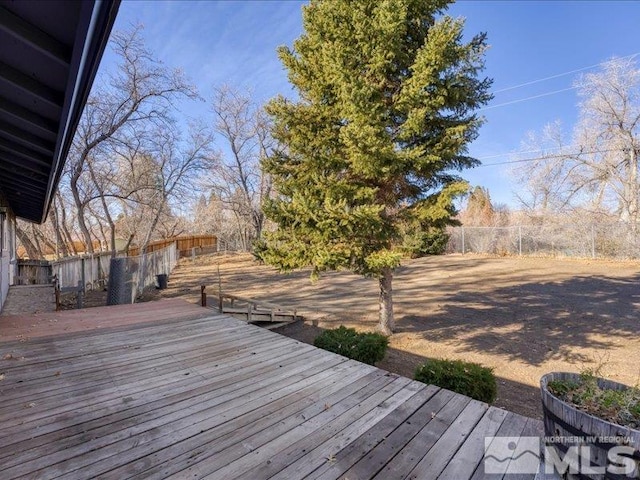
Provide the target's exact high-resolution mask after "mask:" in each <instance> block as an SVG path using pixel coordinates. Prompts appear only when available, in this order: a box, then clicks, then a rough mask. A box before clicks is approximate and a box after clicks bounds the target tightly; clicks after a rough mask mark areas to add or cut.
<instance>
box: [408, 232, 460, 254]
mask: <svg viewBox="0 0 640 480" xmlns="http://www.w3.org/2000/svg"><path fill="white" fill-rule="evenodd" d="M448 242H449V235H448V234H447V232H446V231H445V230H444V229H440V228H428V229H426V230H414V231H411V232H407V233H406V234H405V235H404V237H403V240H402V250H403V251H404V253H405V254H406V255H409V256H410V257H411V258H418V257H424V256H425V255H442V254H443V253H445V250H446V248H447V243H448Z"/></svg>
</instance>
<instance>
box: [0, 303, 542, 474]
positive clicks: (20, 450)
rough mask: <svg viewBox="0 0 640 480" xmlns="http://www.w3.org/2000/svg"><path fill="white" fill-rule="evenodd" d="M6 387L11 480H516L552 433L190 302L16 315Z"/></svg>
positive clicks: (1, 454)
mask: <svg viewBox="0 0 640 480" xmlns="http://www.w3.org/2000/svg"><path fill="white" fill-rule="evenodd" d="M0 377H2V380H1V381H0V400H1V402H0V478H2V479H4V480H9V479H14V478H29V479H47V480H50V479H54V478H59V479H73V480H78V479H89V478H100V479H105V480H106V479H116V480H121V479H125V478H162V479H164V478H173V479H187V478H208V479H224V480H229V479H235V478H243V479H252V480H254V479H267V478H273V479H276V478H278V479H298V478H310V479H311V478H313V479H338V478H339V479H349V480H354V479H371V478H375V479H385V480H396V479H404V478H411V479H435V478H440V479H455V480H464V479H470V478H500V477H501V476H499V475H492V476H487V475H485V474H484V470H483V463H482V460H483V454H484V438H485V437H486V436H496V435H497V436H500V435H504V436H518V435H538V434H540V432H541V428H542V427H541V423H540V422H539V421H537V420H532V419H527V418H525V417H522V416H520V415H516V414H514V413H510V412H507V411H504V410H501V409H498V408H494V407H489V406H488V405H486V404H484V403H481V402H477V401H475V400H471V399H469V398H468V397H465V396H462V395H458V394H455V393H452V392H450V391H447V390H443V389H439V388H436V387H433V386H427V385H424V384H421V383H418V382H415V381H412V380H409V379H407V378H403V377H400V376H398V375H395V374H391V373H388V372H385V371H383V370H380V369H377V368H375V367H371V366H368V365H364V364H361V363H358V362H355V361H353V360H348V359H346V358H344V357H341V356H338V355H335V354H333V353H329V352H326V351H323V350H320V349H317V348H315V347H313V346H310V345H307V344H304V343H301V342H298V341H295V340H292V339H290V338H287V337H283V336H281V335H278V334H277V333H273V332H271V331H267V330H264V329H262V328H259V327H256V326H253V325H248V324H246V323H245V322H242V321H240V320H237V319H233V318H230V317H227V316H223V315H219V314H217V313H216V312H215V311H213V310H209V309H205V308H201V307H199V306H195V305H191V304H188V303H186V302H184V301H182V300H163V301H159V302H150V303H143V304H136V305H128V306H117V307H102V308H95V309H86V310H80V311H71V312H55V313H50V314H41V315H37V316H30V317H22V318H20V317H6V318H2V319H0ZM505 478H513V475H507V476H506V477H505ZM518 478H527V477H526V476H522V477H518ZM528 478H533V475H530V476H529V477H528Z"/></svg>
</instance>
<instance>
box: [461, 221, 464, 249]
mask: <svg viewBox="0 0 640 480" xmlns="http://www.w3.org/2000/svg"><path fill="white" fill-rule="evenodd" d="M460 231H461V232H462V254H463V255H464V227H460Z"/></svg>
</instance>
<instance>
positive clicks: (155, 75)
mask: <svg viewBox="0 0 640 480" xmlns="http://www.w3.org/2000/svg"><path fill="white" fill-rule="evenodd" d="M111 43H112V47H113V49H114V51H115V53H116V55H117V56H118V58H119V65H118V72H117V73H116V74H114V75H111V76H110V78H109V81H108V82H104V85H105V86H104V87H103V88H98V89H97V91H94V92H93V93H92V95H91V97H90V98H89V100H88V102H87V105H86V107H85V111H84V114H83V116H82V118H81V121H80V125H79V127H78V131H77V134H76V138H75V139H74V142H73V145H72V148H71V151H70V153H69V157H68V160H67V165H66V171H65V174H66V178H65V181H66V182H67V183H68V186H69V190H70V192H71V196H72V198H73V202H74V206H75V208H76V213H77V223H78V227H79V229H80V233H81V235H82V237H83V238H84V240H85V244H86V245H87V247H86V248H87V251H89V252H93V238H92V235H91V232H90V228H89V225H88V221H87V213H88V212H87V210H88V205H89V204H90V203H91V202H92V201H94V200H95V199H102V200H101V207H102V208H103V210H104V212H105V214H104V218H106V219H107V223H109V226H110V228H111V235H110V237H111V244H112V245H111V247H112V249H115V232H114V228H115V222H113V219H112V218H111V217H110V213H109V206H108V205H107V204H106V202H105V201H104V197H105V191H106V186H105V184H104V183H103V180H104V179H100V180H99V179H98V172H99V171H100V168H99V166H98V163H99V162H107V163H108V162H111V161H113V156H112V155H111V153H113V151H114V149H115V146H118V145H123V144H127V143H129V142H131V141H132V139H140V138H141V137H142V138H144V137H145V136H148V135H152V134H153V133H154V132H155V131H157V130H158V129H159V128H162V127H163V126H165V127H167V128H169V127H170V126H171V124H172V119H171V109H172V108H173V101H174V100H176V99H177V98H179V97H188V98H195V97H196V96H197V94H196V92H195V89H194V88H193V87H192V86H191V85H190V84H188V83H187V82H186V80H185V79H184V77H183V75H182V74H181V73H180V72H179V71H177V70H175V71H171V70H169V69H168V68H167V67H165V66H164V65H162V64H161V63H160V62H159V61H158V60H156V59H154V58H153V56H152V55H151V53H150V52H149V51H148V50H147V49H146V48H145V46H144V43H143V41H142V37H141V28H140V27H137V28H134V29H133V30H131V31H129V32H124V33H123V32H120V33H116V34H115V35H114V37H113V39H112V41H111ZM97 84H99V82H97Z"/></svg>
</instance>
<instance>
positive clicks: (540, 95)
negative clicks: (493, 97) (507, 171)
mask: <svg viewBox="0 0 640 480" xmlns="http://www.w3.org/2000/svg"><path fill="white" fill-rule="evenodd" d="M637 55H640V52H638V53H634V54H631V55H627V56H626V57H620V59H627V58H628V59H632V58H633V57H635V56H637ZM606 63H608V61H605V62H600V63H597V64H595V65H591V66H589V67H583V68H578V69H575V70H571V71H569V72H565V73H560V74H558V75H552V76H550V77H545V78H541V79H538V80H531V81H530V82H525V83H522V84H520V85H514V86H512V87H507V88H503V89H500V90H496V91H494V92H493V93H500V92H505V91H507V90H514V89H516V88H520V87H524V86H526V85H533V84H535V83H540V82H544V81H545V80H550V79H553V78H558V77H562V76H565V75H570V74H572V73H576V72H580V71H583V70H588V69H590V68H594V67H598V66H600V65H605V64H606ZM577 88H578V86H577V85H574V86H572V87H567V88H562V89H560V90H554V91H552V92H545V93H540V94H537V95H531V96H529V97H525V98H520V99H517V100H511V101H509V102H503V103H498V104H496V105H489V106H487V107H483V108H480V109H478V112H482V111H485V110H491V109H492V108H498V107H506V106H507V105H513V104H516V103H521V102H526V101H528V100H534V99H536V98H542V97H548V96H550V95H556V94H558V93H563V92H568V91H570V90H575V89H577Z"/></svg>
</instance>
